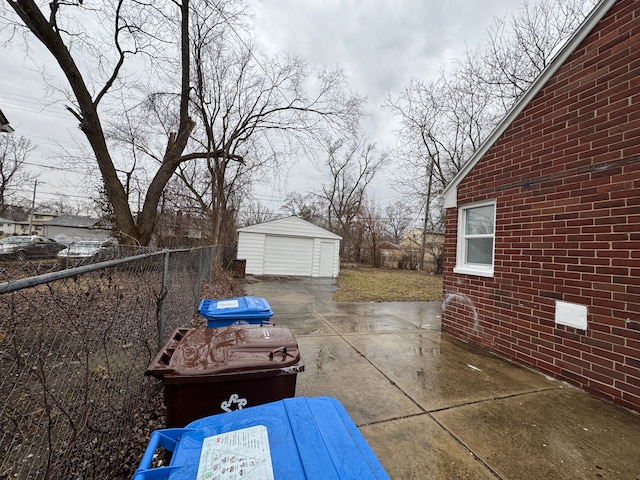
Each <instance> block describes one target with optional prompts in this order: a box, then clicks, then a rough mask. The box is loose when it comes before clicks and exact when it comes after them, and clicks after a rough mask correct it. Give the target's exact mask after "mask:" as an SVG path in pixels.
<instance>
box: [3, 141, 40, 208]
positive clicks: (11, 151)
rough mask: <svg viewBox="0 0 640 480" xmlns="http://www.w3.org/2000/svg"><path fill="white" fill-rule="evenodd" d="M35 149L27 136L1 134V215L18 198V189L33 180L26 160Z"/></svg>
mask: <svg viewBox="0 0 640 480" xmlns="http://www.w3.org/2000/svg"><path fill="white" fill-rule="evenodd" d="M33 150H34V147H33V145H32V144H31V141H30V140H29V139H28V138H26V137H23V136H16V135H15V134H11V135H4V134H2V135H0V216H3V215H4V214H5V212H6V210H7V208H8V206H9V203H11V202H12V201H15V200H16V199H15V193H16V190H17V189H18V188H20V187H22V186H24V185H25V184H26V183H28V182H30V181H31V180H32V176H31V175H30V174H29V173H28V172H27V171H26V169H25V161H26V160H27V159H28V157H29V154H30V153H31V152H33Z"/></svg>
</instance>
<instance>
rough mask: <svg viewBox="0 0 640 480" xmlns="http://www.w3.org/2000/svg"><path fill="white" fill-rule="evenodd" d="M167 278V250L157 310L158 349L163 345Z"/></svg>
mask: <svg viewBox="0 0 640 480" xmlns="http://www.w3.org/2000/svg"><path fill="white" fill-rule="evenodd" d="M168 278H169V251H168V250H167V251H166V252H165V254H164V269H163V270H162V287H161V290H160V311H159V312H158V351H160V350H161V349H162V347H163V346H164V333H165V332H164V329H165V325H166V308H165V303H166V301H167V292H168V288H167V280H168Z"/></svg>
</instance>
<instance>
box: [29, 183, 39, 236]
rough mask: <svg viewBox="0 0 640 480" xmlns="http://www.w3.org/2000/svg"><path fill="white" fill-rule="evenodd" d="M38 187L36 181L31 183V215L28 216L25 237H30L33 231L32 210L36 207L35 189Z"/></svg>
mask: <svg viewBox="0 0 640 480" xmlns="http://www.w3.org/2000/svg"><path fill="white" fill-rule="evenodd" d="M37 187H38V180H34V182H33V198H32V199H31V215H29V231H28V232H27V235H31V232H32V229H33V210H34V208H35V206H36V188H37Z"/></svg>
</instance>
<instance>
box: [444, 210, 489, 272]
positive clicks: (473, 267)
mask: <svg viewBox="0 0 640 480" xmlns="http://www.w3.org/2000/svg"><path fill="white" fill-rule="evenodd" d="M488 205H492V206H493V210H494V215H493V250H492V252H491V265H484V264H478V263H476V264H474V263H465V262H464V259H465V258H466V257H467V255H466V242H465V237H464V231H465V230H464V228H465V226H464V221H465V217H466V215H465V211H466V210H468V209H471V208H477V207H485V206H488ZM496 218H497V208H496V201H495V200H489V201H485V202H478V203H470V204H468V205H464V206H461V207H459V208H458V234H457V237H458V239H457V242H458V243H457V249H456V266H455V267H454V269H453V273H462V274H466V275H477V276H479V277H493V266H494V264H495V256H496Z"/></svg>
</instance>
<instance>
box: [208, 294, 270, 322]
mask: <svg viewBox="0 0 640 480" xmlns="http://www.w3.org/2000/svg"><path fill="white" fill-rule="evenodd" d="M198 313H199V314H200V315H202V316H203V317H205V318H206V319H207V320H215V319H225V318H263V319H269V318H271V317H272V316H273V311H272V310H271V306H270V305H269V302H267V301H266V300H265V299H264V298H261V297H237V298H223V299H220V300H208V299H204V300H201V301H200V306H199V307H198Z"/></svg>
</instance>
